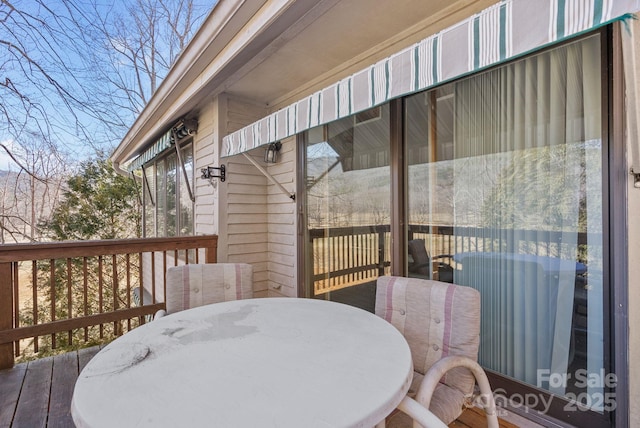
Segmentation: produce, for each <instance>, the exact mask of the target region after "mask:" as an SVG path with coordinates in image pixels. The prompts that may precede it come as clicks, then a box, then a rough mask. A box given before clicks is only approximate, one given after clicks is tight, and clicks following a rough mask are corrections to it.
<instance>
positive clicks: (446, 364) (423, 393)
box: [416, 355, 498, 428]
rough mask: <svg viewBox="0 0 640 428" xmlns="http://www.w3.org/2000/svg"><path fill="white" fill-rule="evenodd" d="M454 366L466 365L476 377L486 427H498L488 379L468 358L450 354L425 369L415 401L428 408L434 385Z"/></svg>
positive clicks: (476, 364) (479, 367)
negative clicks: (485, 417) (485, 418)
mask: <svg viewBox="0 0 640 428" xmlns="http://www.w3.org/2000/svg"><path fill="white" fill-rule="evenodd" d="M454 367H466V368H468V369H469V370H470V371H471V373H472V374H473V376H474V377H475V379H476V383H477V384H478V387H479V388H480V396H481V397H482V404H483V407H484V412H485V414H486V416H487V426H488V428H498V416H497V413H496V402H495V399H494V397H493V392H492V391H491V385H490V384H489V379H488V378H487V374H486V373H485V372H484V370H483V369H482V367H481V366H480V364H478V363H477V362H475V361H473V360H472V359H470V358H466V357H461V356H457V355H451V356H448V357H444V358H442V359H441V360H439V361H437V362H436V363H435V364H434V365H433V366H431V368H430V369H429V370H428V371H427V373H426V375H425V377H424V379H422V383H421V384H420V388H418V393H417V394H416V401H417V402H418V403H420V404H421V405H422V406H424V407H425V408H427V409H428V408H429V405H430V404H431V397H432V395H433V391H435V389H436V385H437V384H438V382H440V379H442V377H443V376H444V375H445V373H446V372H448V371H449V370H451V369H452V368H454Z"/></svg>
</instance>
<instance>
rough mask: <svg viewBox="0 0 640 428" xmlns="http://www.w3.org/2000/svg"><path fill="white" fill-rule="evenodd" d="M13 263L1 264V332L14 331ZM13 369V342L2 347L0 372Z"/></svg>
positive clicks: (0, 347) (0, 348) (0, 346)
mask: <svg viewBox="0 0 640 428" xmlns="http://www.w3.org/2000/svg"><path fill="white" fill-rule="evenodd" d="M12 289H13V276H12V274H11V262H5V263H0V331H2V330H13V290H12ZM11 367H13V342H10V343H3V344H1V345H0V370H1V369H9V368H11Z"/></svg>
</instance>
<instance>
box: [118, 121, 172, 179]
mask: <svg viewBox="0 0 640 428" xmlns="http://www.w3.org/2000/svg"><path fill="white" fill-rule="evenodd" d="M172 143H173V138H172V136H171V130H169V131H167V132H165V133H164V134H163V135H162V137H160V138H159V139H158V141H156V142H155V143H153V144H152V145H151V146H150V147H149V148H147V149H146V150H145V151H144V152H143V153H142V154H141V155H140V156H138V157H137V158H135V159H133V161H131V162H130V163H129V164H127V165H124V166H123V168H125V169H126V170H127V171H134V170H136V169H138V168H140V167H141V166H142V165H144V164H145V163H147V162H149V161H151V160H153V158H155V157H156V156H157V155H158V154H160V153H161V152H163V151H164V150H166V149H168V148H169V147H171V144H172Z"/></svg>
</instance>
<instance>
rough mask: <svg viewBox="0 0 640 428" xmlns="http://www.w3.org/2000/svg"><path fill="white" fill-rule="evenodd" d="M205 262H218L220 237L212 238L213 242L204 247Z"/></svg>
mask: <svg viewBox="0 0 640 428" xmlns="http://www.w3.org/2000/svg"><path fill="white" fill-rule="evenodd" d="M204 258H205V261H204V262H205V263H218V237H217V236H216V237H215V238H213V239H212V240H211V244H210V245H209V246H207V247H205V249H204Z"/></svg>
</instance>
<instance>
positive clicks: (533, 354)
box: [405, 36, 610, 412]
mask: <svg viewBox="0 0 640 428" xmlns="http://www.w3.org/2000/svg"><path fill="white" fill-rule="evenodd" d="M600 70H601V53H600V38H599V36H593V37H589V38H586V39H583V40H580V41H577V42H574V43H571V44H567V45H563V46H561V47H558V48H556V49H553V50H550V51H547V52H544V53H541V54H538V55H534V56H530V57H527V58H525V59H522V60H519V61H517V62H514V63H511V64H507V65H505V66H502V67H499V68H496V69H493V70H491V71H487V72H485V73H482V74H478V75H476V76H473V77H469V78H467V79H464V80H461V81H459V82H454V83H451V84H448V85H446V86H443V87H441V88H438V89H436V90H432V91H429V92H426V93H420V94H417V95H414V96H411V97H409V98H407V99H406V101H405V117H406V119H405V120H406V121H405V135H406V150H407V155H406V158H407V159H408V162H407V183H408V213H407V216H408V238H409V245H408V248H407V252H408V260H409V262H408V266H407V268H408V272H409V275H410V276H416V277H423V278H432V279H439V280H441V281H447V282H454V283H456V284H461V285H468V286H471V287H473V288H476V289H477V290H479V291H480V293H481V299H482V312H481V318H482V321H481V333H480V336H481V337H480V341H481V344H480V352H479V361H480V363H481V364H482V365H483V366H484V367H485V368H488V369H491V370H493V371H495V372H498V373H500V374H502V375H504V376H506V377H508V378H512V379H514V380H517V381H520V382H524V383H526V384H528V385H531V386H533V387H535V388H539V389H542V390H546V391H549V392H551V393H553V394H556V395H559V396H564V397H565V398H567V399H569V400H575V401H577V402H580V403H581V404H584V405H585V406H587V407H588V408H590V409H591V410H594V411H596V412H602V411H604V410H610V408H608V407H607V406H610V403H607V401H606V400H605V398H606V394H605V393H606V388H605V387H606V385H604V384H603V382H596V381H597V380H598V379H599V380H602V381H603V380H604V379H602V377H603V376H602V374H603V373H604V369H605V365H604V345H603V343H604V335H603V331H604V325H603V323H604V313H603V307H604V306H603V299H604V287H605V284H604V278H606V272H605V265H604V257H605V251H604V248H603V239H602V238H603V230H606V229H605V227H606V225H605V224H604V218H605V217H604V216H603V213H604V212H606V209H607V208H606V206H605V205H604V199H603V186H604V184H605V183H603V163H602V160H603V157H604V156H603V150H604V148H603V142H602V129H601V123H602V101H601V73H600ZM587 379H589V380H593V381H587ZM543 410H544V409H543Z"/></svg>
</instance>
